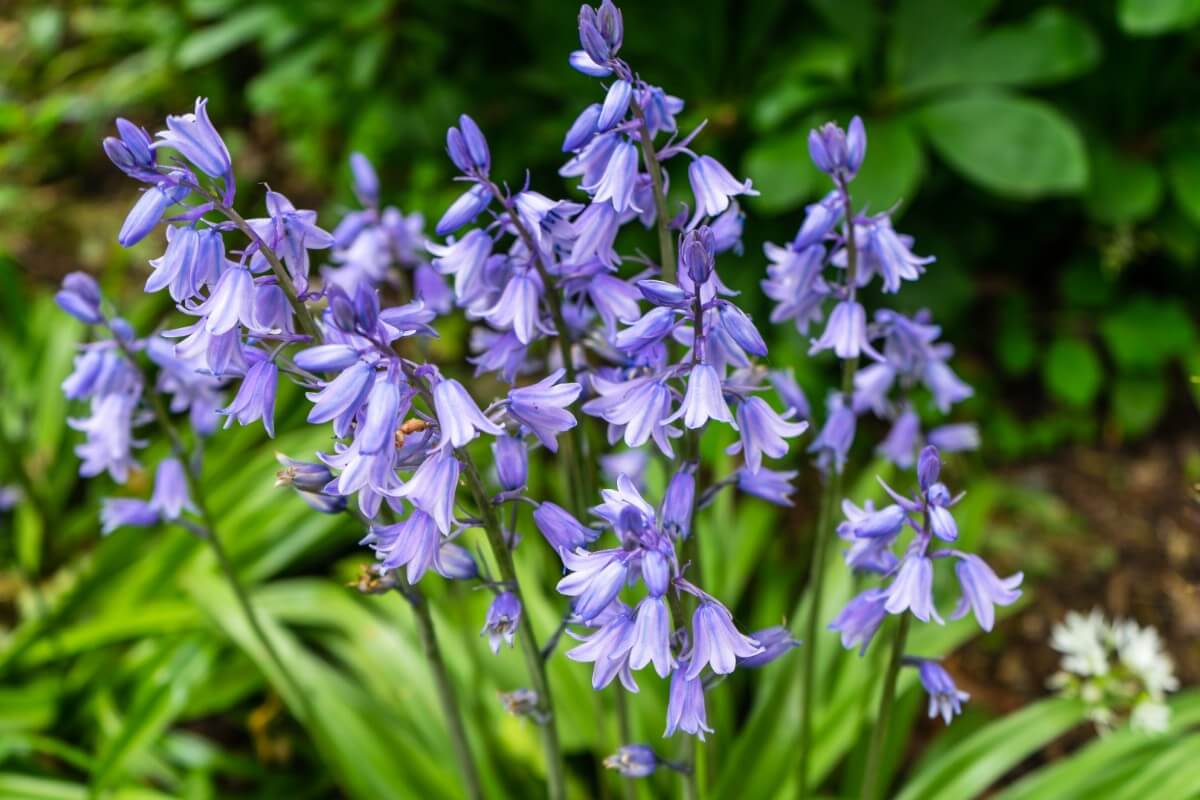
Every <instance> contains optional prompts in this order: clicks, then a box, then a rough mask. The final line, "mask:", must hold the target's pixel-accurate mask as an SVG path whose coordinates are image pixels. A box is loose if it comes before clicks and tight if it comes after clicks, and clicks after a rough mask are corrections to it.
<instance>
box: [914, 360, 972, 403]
mask: <svg viewBox="0 0 1200 800" xmlns="http://www.w3.org/2000/svg"><path fill="white" fill-rule="evenodd" d="M924 381H925V385H926V386H927V387H929V391H930V392H932V393H933V400H934V402H935V403H937V407H938V410H939V411H941V412H942V413H943V414H945V413H946V412H948V411H949V410H950V406H952V405H954V404H955V403H958V402H961V401H963V400H966V399H967V398H968V397H970V396H971V395H973V394H974V393H975V391H974V390H973V389H972V388H971V387H970V386H968V385H967V384H965V383H963V381H962V379H961V378H959V377H958V376H957V375H955V374H954V370H952V369H950V367H948V366H946V363H945V362H944V361H930V362H929V363H928V364H927V365H926V367H925V375H924Z"/></svg>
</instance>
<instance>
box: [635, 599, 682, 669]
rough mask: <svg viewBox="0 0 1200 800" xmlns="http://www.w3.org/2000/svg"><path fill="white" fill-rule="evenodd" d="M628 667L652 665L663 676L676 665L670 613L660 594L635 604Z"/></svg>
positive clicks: (636, 667)
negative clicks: (635, 611)
mask: <svg viewBox="0 0 1200 800" xmlns="http://www.w3.org/2000/svg"><path fill="white" fill-rule="evenodd" d="M632 642H633V644H632V646H631V647H630V649H629V666H630V667H631V668H632V669H635V670H638V669H641V668H642V667H644V666H646V665H647V664H650V663H653V664H654V671H655V672H657V673H658V675H659V677H660V678H665V677H667V675H669V674H670V673H671V669H672V668H673V667H674V666H675V659H674V658H673V657H672V656H671V612H670V611H668V610H667V603H666V601H665V600H663V598H662V597H645V598H643V599H642V601H641V602H640V603H638V607H637V614H636V617H635V620H634V624H633V634H632Z"/></svg>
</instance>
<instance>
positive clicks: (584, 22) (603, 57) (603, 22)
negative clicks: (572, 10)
mask: <svg viewBox="0 0 1200 800" xmlns="http://www.w3.org/2000/svg"><path fill="white" fill-rule="evenodd" d="M623 38H624V26H623V25H622V22H621V12H620V10H618V9H617V7H616V6H615V5H613V4H612V0H603V2H601V4H600V6H599V8H595V9H594V8H592V7H591V6H587V5H584V6H580V8H579V43H580V44H581V45H583V49H584V51H586V52H587V54H588V56H589V57H590V58H591V59H592V61H594V62H595V63H597V64H607V63H608V62H609V60H610V59H612V58H613V57H614V56H616V54H617V51H619V50H620V49H621V42H622V40H623Z"/></svg>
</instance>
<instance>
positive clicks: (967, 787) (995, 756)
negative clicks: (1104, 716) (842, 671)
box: [896, 698, 1084, 800]
mask: <svg viewBox="0 0 1200 800" xmlns="http://www.w3.org/2000/svg"><path fill="white" fill-rule="evenodd" d="M1083 711H1084V709H1083V704H1082V703H1080V702H1078V701H1075V700H1065V699H1059V698H1055V699H1052V700H1042V701H1040V702H1037V703H1034V704H1033V705H1031V706H1027V707H1026V708H1023V709H1021V710H1020V711H1018V712H1016V713H1014V714H1009V715H1008V716H1005V717H1002V718H1001V719H999V720H997V721H995V722H993V723H991V724H990V725H988V726H986V727H984V728H983V729H982V730H979V731H977V732H975V733H973V734H971V735H970V736H968V737H967V738H966V739H964V740H963V741H962V742H960V743H959V744H958V745H956V746H954V747H952V748H950V749H949V750H948V751H947V752H945V753H943V754H942V756H941V757H940V758H938V759H936V760H932V759H931V760H930V761H929V762H927V764H926V767H925V769H923V770H919V771H918V772H917V773H916V774H914V775H913V776H912V778H911V779H910V780H909V781H908V783H906V784H905V786H904V790H903V791H901V792H900V794H899V795H898V796H897V797H896V800H917V798H921V799H922V800H957V799H958V798H962V797H979V796H981V795H982V794H984V790H985V789H987V788H988V787H989V786H990V785H991V784H992V783H993V782H994V781H995V780H996V779H997V778H1000V777H1001V776H1002V775H1004V773H1006V772H1008V771H1009V770H1010V769H1012V768H1013V767H1015V766H1016V765H1017V764H1019V763H1021V762H1022V761H1023V760H1024V759H1025V758H1026V757H1028V756H1029V755H1030V754H1031V753H1034V752H1036V751H1037V750H1038V749H1039V748H1041V747H1043V746H1044V745H1046V744H1047V743H1048V742H1050V741H1052V740H1054V739H1056V738H1058V737H1059V736H1061V735H1062V734H1063V733H1065V732H1067V731H1068V730H1070V729H1071V728H1073V727H1074V726H1075V725H1078V724H1079V723H1080V722H1081V721H1082V720H1083V718H1084V717H1083Z"/></svg>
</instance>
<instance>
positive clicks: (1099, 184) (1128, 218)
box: [1083, 145, 1163, 225]
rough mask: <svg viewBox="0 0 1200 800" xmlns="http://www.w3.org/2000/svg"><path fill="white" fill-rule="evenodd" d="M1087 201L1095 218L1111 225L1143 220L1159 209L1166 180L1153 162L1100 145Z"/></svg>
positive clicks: (1093, 161)
mask: <svg viewBox="0 0 1200 800" xmlns="http://www.w3.org/2000/svg"><path fill="white" fill-rule="evenodd" d="M1090 157H1091V161H1090V163H1091V172H1090V175H1089V179H1088V187H1087V193H1086V194H1085V195H1084V197H1083V202H1084V204H1085V205H1086V206H1087V210H1088V213H1089V214H1090V215H1091V216H1092V218H1093V219H1095V220H1097V221H1099V222H1104V223H1107V224H1109V225H1115V224H1119V223H1124V222H1140V221H1142V220H1144V219H1146V218H1148V217H1150V216H1153V214H1154V212H1155V211H1157V210H1158V205H1159V203H1160V202H1161V200H1162V192H1163V186H1162V184H1163V182H1162V176H1161V175H1159V172H1158V170H1157V169H1156V168H1155V167H1154V165H1153V164H1151V163H1150V162H1149V161H1146V160H1144V159H1139V158H1133V157H1130V156H1127V155H1124V154H1122V153H1118V152H1117V151H1115V150H1113V149H1111V148H1109V147H1107V146H1104V145H1097V146H1096V147H1093V148H1092V149H1091V152H1090Z"/></svg>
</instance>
